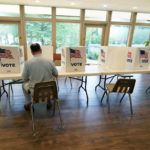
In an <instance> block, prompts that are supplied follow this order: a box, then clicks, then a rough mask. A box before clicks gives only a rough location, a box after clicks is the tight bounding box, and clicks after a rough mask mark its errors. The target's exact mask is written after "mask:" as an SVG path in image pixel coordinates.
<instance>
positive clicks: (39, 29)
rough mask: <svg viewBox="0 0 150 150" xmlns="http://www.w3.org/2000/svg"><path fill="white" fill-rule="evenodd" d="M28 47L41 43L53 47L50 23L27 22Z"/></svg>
mask: <svg viewBox="0 0 150 150" xmlns="http://www.w3.org/2000/svg"><path fill="white" fill-rule="evenodd" d="M26 36H27V45H31V44H32V43H35V42H37V43H40V44H41V45H51V37H52V28H51V23H49V22H31V21H28V22H26Z"/></svg>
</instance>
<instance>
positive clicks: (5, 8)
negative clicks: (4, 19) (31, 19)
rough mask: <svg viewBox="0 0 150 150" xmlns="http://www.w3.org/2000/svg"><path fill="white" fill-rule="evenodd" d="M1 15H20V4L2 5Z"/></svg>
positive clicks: (0, 6)
mask: <svg viewBox="0 0 150 150" xmlns="http://www.w3.org/2000/svg"><path fill="white" fill-rule="evenodd" d="M0 16H8V17H19V16H20V10H19V5H2V4H1V5H0Z"/></svg>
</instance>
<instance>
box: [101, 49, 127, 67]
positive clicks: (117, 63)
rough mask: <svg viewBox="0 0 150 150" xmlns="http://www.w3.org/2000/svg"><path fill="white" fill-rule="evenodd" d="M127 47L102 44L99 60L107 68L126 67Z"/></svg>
mask: <svg viewBox="0 0 150 150" xmlns="http://www.w3.org/2000/svg"><path fill="white" fill-rule="evenodd" d="M126 53H127V51H126V47H117V46H108V47H107V46H101V47H100V53H99V62H100V64H101V66H102V67H104V68H107V69H119V70H122V69H125V65H126Z"/></svg>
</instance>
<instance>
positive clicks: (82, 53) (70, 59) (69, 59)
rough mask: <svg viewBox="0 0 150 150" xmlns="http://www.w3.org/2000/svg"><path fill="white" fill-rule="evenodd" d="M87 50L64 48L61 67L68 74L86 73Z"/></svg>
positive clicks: (82, 47)
mask: <svg viewBox="0 0 150 150" xmlns="http://www.w3.org/2000/svg"><path fill="white" fill-rule="evenodd" d="M85 63H86V48H85V47H84V46H80V47H63V48H62V53H61V66H62V68H63V69H64V71H66V72H74V71H75V72H77V71H79V72H82V71H85Z"/></svg>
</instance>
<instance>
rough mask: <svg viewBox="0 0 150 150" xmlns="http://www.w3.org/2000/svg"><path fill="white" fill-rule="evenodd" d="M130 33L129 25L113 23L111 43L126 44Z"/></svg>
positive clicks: (115, 44) (114, 44) (113, 44)
mask: <svg viewBox="0 0 150 150" xmlns="http://www.w3.org/2000/svg"><path fill="white" fill-rule="evenodd" d="M128 33H129V26H127V25H111V28H110V36H109V45H112V46H126V45H127V39H128Z"/></svg>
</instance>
